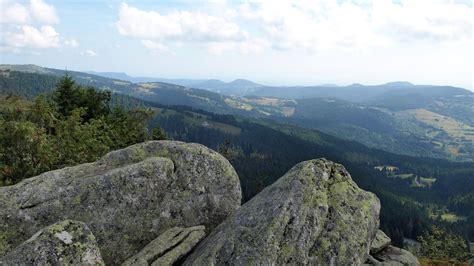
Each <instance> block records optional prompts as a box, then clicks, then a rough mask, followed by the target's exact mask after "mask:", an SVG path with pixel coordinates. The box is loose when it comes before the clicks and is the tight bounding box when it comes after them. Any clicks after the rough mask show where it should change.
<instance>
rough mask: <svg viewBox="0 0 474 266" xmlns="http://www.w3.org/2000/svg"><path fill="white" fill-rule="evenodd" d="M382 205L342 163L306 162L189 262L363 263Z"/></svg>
mask: <svg viewBox="0 0 474 266" xmlns="http://www.w3.org/2000/svg"><path fill="white" fill-rule="evenodd" d="M379 210H380V203H379V200H378V199H377V197H376V196H375V195H374V194H372V193H370V192H366V191H363V190H361V189H360V188H359V187H358V186H357V185H356V184H355V183H354V182H353V181H352V179H351V177H350V175H349V173H348V172H347V171H346V169H345V168H344V167H343V166H342V165H340V164H336V163H333V162H330V161H327V160H325V159H318V160H311V161H306V162H302V163H300V164H298V165H296V166H295V167H293V168H292V169H291V170H290V171H289V172H288V173H286V174H285V175H284V176H283V177H282V178H280V179H279V180H278V181H277V182H275V183H274V184H273V185H271V186H269V187H267V188H265V189H264V190H263V191H262V192H260V193H259V194H258V195H257V196H255V197H254V198H253V199H252V200H250V201H249V202H247V203H246V204H244V205H243V206H242V207H241V208H239V209H238V210H237V211H236V212H235V213H234V214H232V215H231V216H230V217H229V218H228V219H226V220H225V221H224V222H223V223H222V224H221V225H219V226H218V227H217V228H216V229H215V230H213V231H212V233H211V234H210V235H209V236H208V237H207V238H205V239H204V240H203V241H202V242H201V243H200V244H199V245H198V246H197V247H196V250H195V251H194V252H193V253H191V255H189V256H188V257H187V259H186V260H185V262H184V264H185V265H227V264H230V265H284V264H305V265H306V264H312V265H316V264H317V265H349V264H358V265H360V264H362V263H364V261H365V258H366V255H367V254H368V253H369V249H370V243H371V241H372V239H373V238H374V237H375V234H376V232H377V229H378V225H379V220H378V216H379Z"/></svg>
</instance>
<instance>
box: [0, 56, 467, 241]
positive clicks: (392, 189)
mask: <svg viewBox="0 0 474 266" xmlns="http://www.w3.org/2000/svg"><path fill="white" fill-rule="evenodd" d="M66 73H68V74H69V75H71V76H72V77H73V78H74V79H75V80H76V82H77V83H80V84H81V85H85V86H93V87H95V88H98V89H100V90H110V91H113V92H114V98H113V101H115V102H120V104H121V105H123V106H126V107H127V108H134V107H137V106H145V107H148V108H151V109H153V110H154V111H155V117H154V118H153V121H152V123H151V125H150V126H151V127H153V125H156V124H159V125H161V126H162V127H163V128H164V129H165V131H166V133H167V135H168V137H169V138H171V139H174V140H181V141H186V142H198V143H202V144H204V145H206V146H208V147H210V148H212V149H215V150H218V151H221V152H223V153H225V154H227V156H228V159H229V160H230V162H231V163H232V165H233V166H234V168H235V169H236V171H237V172H238V174H239V177H240V178H241V180H240V181H241V185H242V189H243V193H244V200H248V199H250V198H251V197H253V196H254V195H255V194H256V193H258V192H259V191H260V190H261V189H263V188H264V187H265V186H267V185H269V184H271V183H273V182H274V181H275V180H276V178H278V177H280V176H281V175H283V174H284V173H285V172H286V171H287V170H288V169H289V168H290V167H292V166H293V165H294V164H295V163H298V162H300V161H304V160H309V159H312V158H318V157H325V158H328V159H330V160H333V161H336V162H339V163H343V164H344V165H345V166H346V167H347V168H348V169H349V171H350V172H351V173H352V174H353V177H354V180H355V181H356V182H357V183H358V184H359V185H360V186H361V187H362V188H364V189H367V190H370V191H372V192H374V193H376V194H377V196H379V198H380V199H381V201H382V203H383V204H382V206H384V208H383V209H382V213H381V215H382V216H381V217H382V229H384V231H385V232H387V233H388V234H389V235H390V236H391V237H392V236H394V235H397V234H399V233H400V230H402V231H403V235H404V236H405V237H412V238H414V237H416V236H417V235H419V233H420V232H419V230H418V229H416V228H418V226H421V227H423V228H424V227H426V225H427V224H429V223H433V222H436V223H445V224H447V225H448V226H451V227H452V228H453V230H457V231H460V232H462V233H463V234H466V235H468V236H469V237H470V238H471V239H474V228H473V226H474V223H473V222H472V220H473V219H474V209H473V206H474V204H473V202H472V199H473V197H472V191H474V180H473V178H474V162H473V158H474V156H473V154H474V153H473V151H474V148H473V141H472V138H473V137H474V130H473V127H474V121H473V118H474V110H473V108H474V106H473V104H472V103H473V98H472V97H473V93H472V92H470V91H467V90H463V89H461V88H455V87H444V86H416V85H412V84H409V83H390V84H388V85H387V86H386V87H384V86H383V85H381V86H379V87H380V89H378V88H379V87H374V86H363V85H352V86H348V87H332V89H333V90H339V89H340V90H346V91H350V90H360V91H365V92H367V93H366V94H365V96H364V97H361V98H358V99H355V100H354V99H352V100H349V99H348V98H351V97H352V96H350V97H349V96H347V94H350V92H347V94H346V93H340V92H337V93H333V94H331V95H323V94H324V93H326V92H330V90H329V88H330V87H325V88H327V89H321V92H319V93H321V95H322V96H321V97H317V96H315V95H309V96H308V97H294V98H293V97H289V96H288V98H283V97H282V98H277V97H274V96H255V95H254V96H250V95H246V96H236V95H233V96H231V95H226V94H220V93H216V92H213V91H209V90H204V89H199V88H191V87H189V86H181V85H178V84H171V83H166V82H160V81H153V82H141V83H134V82H131V81H127V80H120V79H116V78H107V77H103V76H99V75H95V74H90V73H84V72H76V71H67V72H66V71H63V70H57V69H50V68H43V67H39V66H34V65H1V66H0V94H2V95H20V96H23V97H26V98H29V99H33V98H34V97H35V96H37V95H39V94H42V93H47V92H49V91H51V90H53V89H54V86H55V84H56V83H57V81H58V80H59V79H60V77H62V76H63V75H65V74H66ZM211 83H213V82H211ZM214 83H216V82H214ZM217 83H219V82H217ZM217 83H216V84H217ZM240 83H242V84H244V85H245V84H248V83H247V82H245V81H239V82H235V84H240ZM301 88H302V89H308V88H305V87H301ZM261 89H262V88H261ZM263 90H267V91H268V90H269V88H268V87H265V88H263V89H262V91H263ZM286 90H290V89H289V88H286ZM308 90H309V89H308ZM311 90H315V91H318V89H317V88H316V89H315V88H313V89H311ZM323 92H324V93H323ZM339 93H340V94H341V95H343V96H344V97H348V98H344V97H342V96H341V97H337V95H339ZM354 95H355V93H354ZM411 98H414V99H415V100H413V101H412V102H410V101H409V99H411ZM420 99H421V100H420ZM395 210H396V211H395ZM453 217H454V218H455V219H454V218H453ZM415 224H416V226H415ZM397 230H399V231H398V233H397Z"/></svg>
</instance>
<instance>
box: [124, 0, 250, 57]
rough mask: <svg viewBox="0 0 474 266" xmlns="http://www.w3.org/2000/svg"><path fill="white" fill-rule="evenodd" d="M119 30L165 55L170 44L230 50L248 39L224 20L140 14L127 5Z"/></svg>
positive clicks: (191, 15)
mask: <svg viewBox="0 0 474 266" xmlns="http://www.w3.org/2000/svg"><path fill="white" fill-rule="evenodd" d="M220 4H222V3H220ZM116 27H117V30H118V32H119V33H120V34H121V35H124V36H129V37H134V38H137V39H140V40H142V44H143V45H144V46H145V47H146V48H148V49H151V50H154V51H157V50H159V51H164V50H166V49H167V48H168V46H169V45H170V44H171V45H179V44H183V43H194V44H200V45H203V44H204V46H206V47H207V46H208V45H211V46H215V45H220V46H224V45H227V46H228V45H229V44H235V43H240V42H247V41H248V39H249V37H248V33H247V32H246V31H244V30H242V29H241V28H240V26H239V25H238V24H237V23H234V22H232V21H229V20H228V19H226V18H225V17H219V16H212V15H208V14H203V13H201V12H189V11H173V12H171V13H169V14H166V15H164V14H160V13H158V12H156V11H144V10H140V9H138V8H135V7H132V6H129V5H127V4H126V3H122V4H121V6H120V12H119V20H118V21H117V22H116Z"/></svg>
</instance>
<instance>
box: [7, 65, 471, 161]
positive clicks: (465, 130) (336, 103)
mask: <svg viewBox="0 0 474 266" xmlns="http://www.w3.org/2000/svg"><path fill="white" fill-rule="evenodd" d="M64 73H66V72H65V71H62V70H56V69H49V68H41V67H38V66H34V65H23V66H18V65H15V66H10V65H2V66H0V74H1V75H0V91H2V92H3V93H6V94H23V95H25V96H30V97H31V96H34V95H37V94H38V93H40V92H41V91H43V90H51V89H52V87H53V84H54V81H55V80H57V79H58V78H59V77H61V76H62V75H64ZM68 73H70V75H71V76H72V77H73V78H74V79H75V80H76V82H78V83H79V84H82V85H84V86H94V87H96V88H99V89H102V90H111V91H114V92H118V93H120V94H124V95H131V96H133V97H137V98H140V99H142V100H145V101H148V102H154V103H158V104H163V105H186V106H190V107H193V108H197V109H202V110H206V111H210V112H213V113H220V114H232V115H242V116H246V117H253V118H269V119H273V120H276V121H279V122H284V123H289V124H293V125H297V126H302V127H306V128H309V129H317V130H320V131H323V132H325V133H328V134H330V135H334V136H337V137H339V138H342V139H346V140H353V141H357V142H359V143H362V144H364V145H366V146H369V147H372V148H376V149H382V150H385V151H388V152H391V153H397V154H404V155H410V156H421V157H432V158H447V159H450V160H455V161H473V160H474V159H473V158H474V124H473V120H472V117H474V95H473V94H472V93H471V92H469V91H466V90H463V89H460V88H455V87H443V86H415V85H412V84H409V83H390V84H385V85H382V86H371V87H368V86H362V85H358V86H355V85H354V86H348V87H337V88H334V87H328V88H322V87H311V88H304V89H303V88H295V91H294V92H295V93H296V92H298V91H299V90H302V91H303V92H305V93H306V92H307V91H308V92H307V94H304V95H306V96H305V98H301V99H292V98H288V99H281V98H274V97H260V96H245V97H238V96H228V95H227V96H226V95H221V94H218V93H215V92H212V91H208V90H201V89H192V88H189V87H183V86H179V85H173V84H168V83H162V82H147V83H131V82H129V81H123V80H117V79H110V78H106V77H101V76H97V75H92V74H88V73H82V72H74V71H69V72H68ZM239 84H240V85H248V86H250V85H252V84H249V83H248V82H247V81H239V80H237V81H236V82H235V83H232V86H231V87H229V89H231V88H234V87H233V86H237V85H239ZM221 85H222V86H224V85H225V84H224V85H223V84H221ZM19 87H21V89H19ZM280 90H283V88H280ZM284 91H290V92H291V91H293V90H290V88H286V89H285V90H284ZM276 92H278V89H276ZM314 93H319V94H318V95H317V96H319V98H310V96H311V95H313V94H314ZM358 93H362V95H366V96H364V97H365V98H364V99H362V100H363V101H362V100H361V99H355V98H354V97H355V96H354V95H357V94H358ZM350 95H353V96H354V97H352V96H351V97H352V98H351V97H349V96H350ZM288 97H289V96H288ZM321 97H323V98H321ZM327 97H330V98H327ZM343 99H346V100H343ZM347 100H352V101H353V102H350V101H347ZM130 101H131V100H130Z"/></svg>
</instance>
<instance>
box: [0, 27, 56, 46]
mask: <svg viewBox="0 0 474 266" xmlns="http://www.w3.org/2000/svg"><path fill="white" fill-rule="evenodd" d="M4 39H5V40H4V41H5V43H6V44H7V46H9V47H16V48H53V47H59V46H60V43H59V34H58V33H57V32H56V30H55V29H54V28H53V27H51V26H42V27H41V28H39V29H38V28H35V27H33V26H28V25H25V26H22V27H21V28H20V29H19V30H18V31H17V32H6V33H5V38H4Z"/></svg>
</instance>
